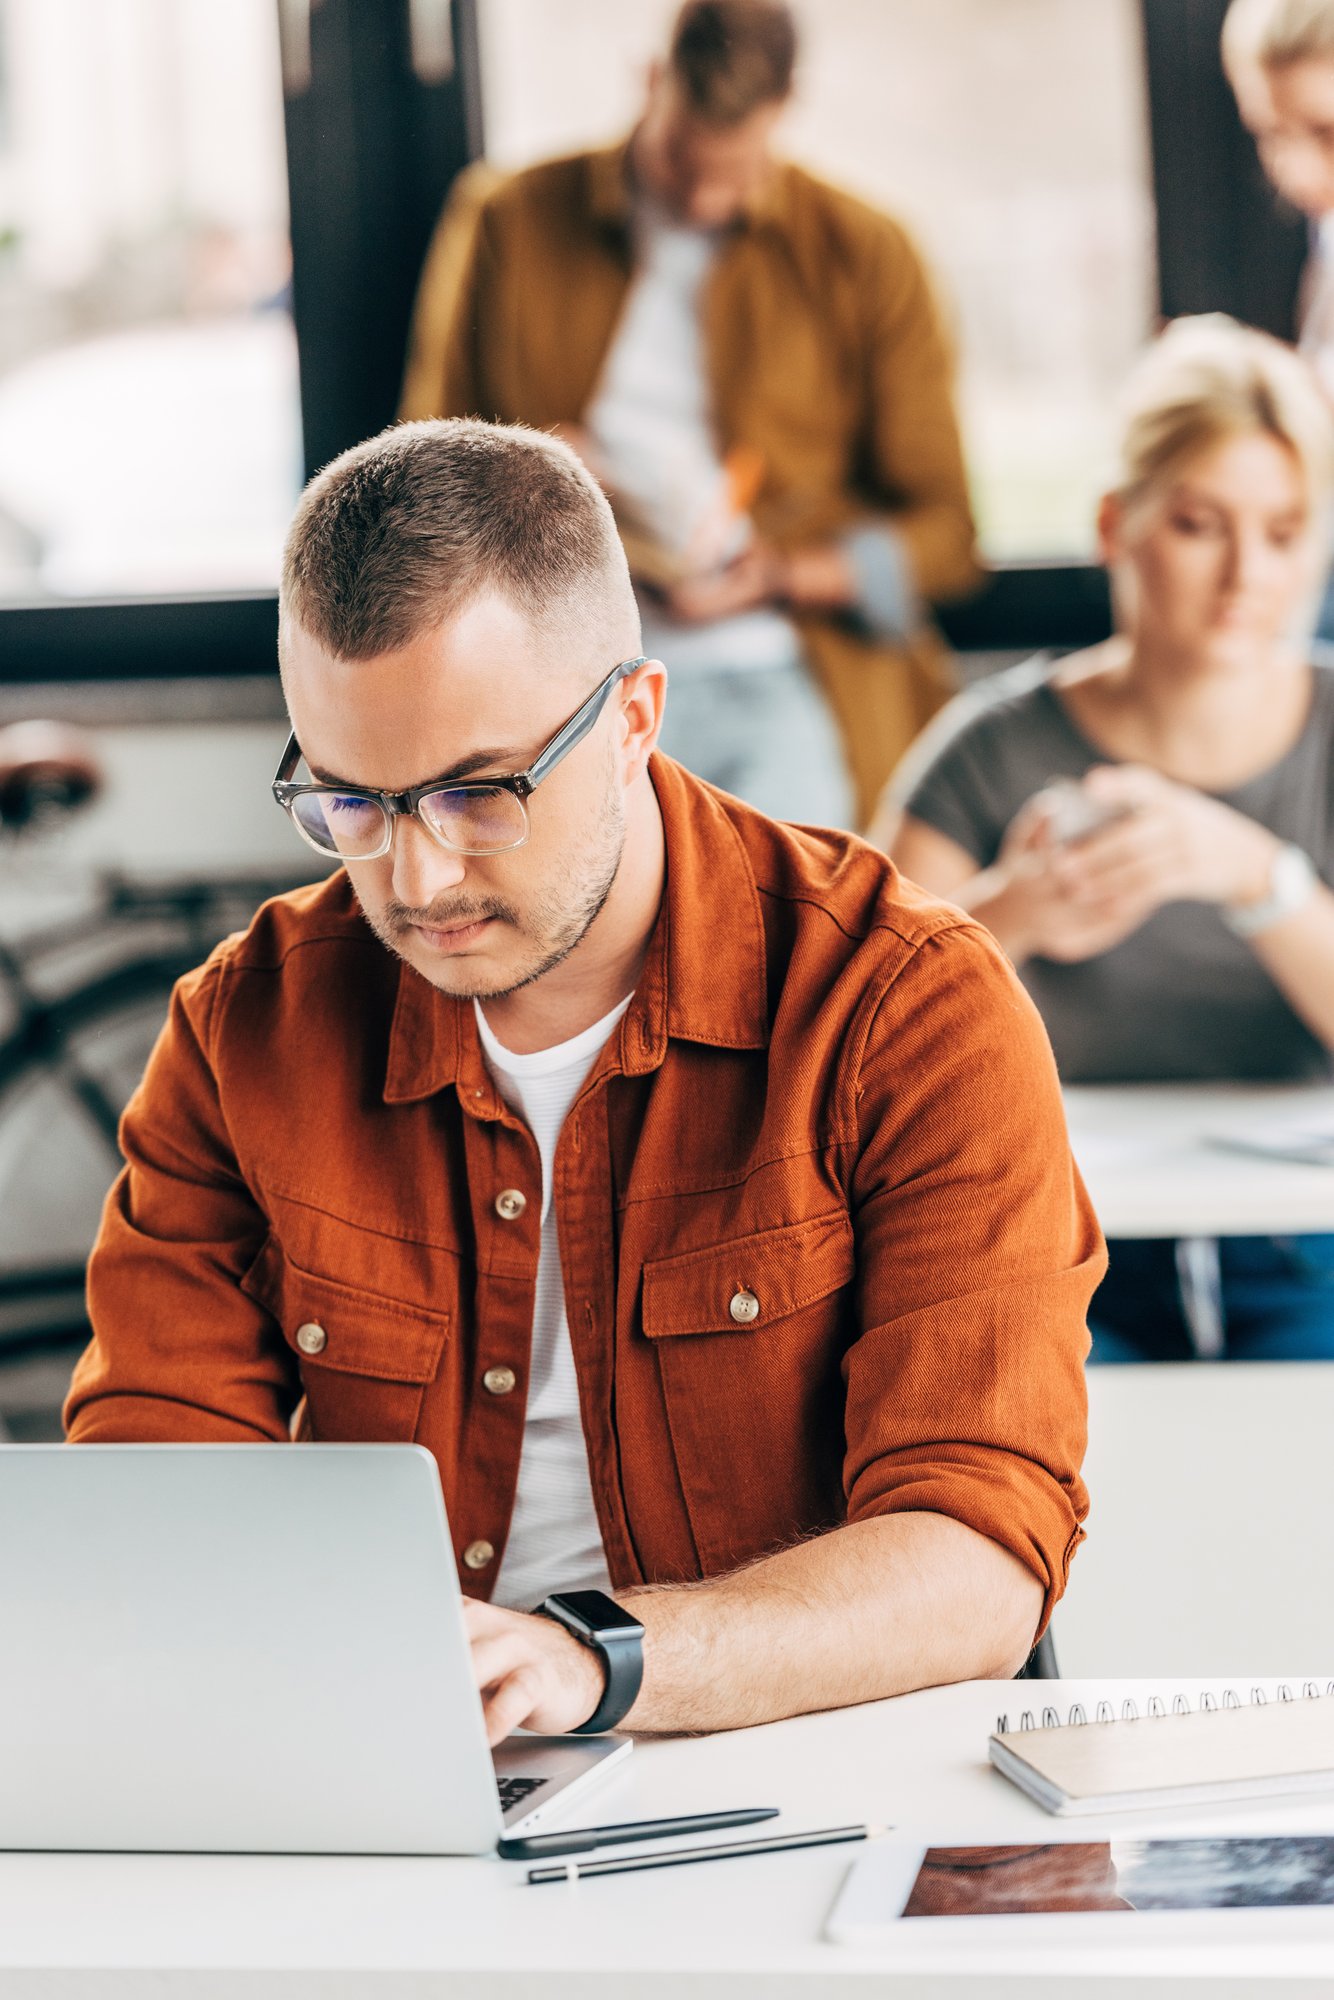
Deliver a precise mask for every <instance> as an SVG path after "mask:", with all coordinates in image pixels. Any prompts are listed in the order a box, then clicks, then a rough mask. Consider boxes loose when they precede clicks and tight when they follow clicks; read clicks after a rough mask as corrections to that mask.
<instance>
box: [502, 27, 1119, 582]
mask: <svg viewBox="0 0 1334 2000" xmlns="http://www.w3.org/2000/svg"><path fill="white" fill-rule="evenodd" d="M674 12H675V6H674V4H673V0H641V4H639V5H637V6H635V7H633V8H628V7H625V6H624V5H623V4H621V0H570V4H567V5H565V6H562V7H560V8H554V7H551V6H550V5H548V4H547V0H480V6H479V22H480V29H481V59H482V60H481V73H482V91H483V107H484V129H485V131H486V135H487V151H488V154H489V156H490V157H491V158H493V159H494V160H495V161H496V162H497V163H498V164H500V165H502V166H511V165H518V164H521V163H523V162H526V161H528V160H531V159H535V158H538V157H540V156H541V155H543V154H546V153H551V152H557V151H561V150H564V149H567V148H571V147H575V146H579V145H584V144H588V143H592V142H596V141H597V140H599V139H600V138H603V137H609V136H611V135H613V134H615V133H616V132H618V131H622V130H624V129H625V128H626V127H627V126H628V125H629V124H630V122H631V121H632V120H633V118H634V115H635V112H636V109H637V106H638V103H639V98H640V94H641V91H642V88H643V77H644V73H645V69H646V65H647V63H648V61H649V60H650V59H651V57H652V56H653V55H654V54H655V53H657V52H658V51H659V50H660V49H661V47H662V46H663V43H664V41H665V38H666V34H667V30H668V25H669V23H670V21H671V19H672V16H673V14H674ZM799 12H800V17H801V22H802V29H803V38H804V43H805V50H804V58H803V64H802V73H801V75H800V77H799V86H798V87H799V103H798V105H797V107H796V108H795V110H794V113H793V116H792V120H791V124H790V127H789V129H788V134H787V149H788V150H789V151H790V152H791V153H792V154H793V155H794V156H795V157H797V158H799V159H801V160H803V161H804V162H806V163H807V164H809V165H811V166H812V167H814V168H815V169H816V170H817V171H819V172H821V173H825V174H828V175H829V176H830V178H832V179H835V180H838V181H840V182H842V183H843V184H844V185H846V186H848V187H851V188H853V189H855V190H856V191H857V192H859V193H862V194H864V195H866V196H867V197H869V198H870V199H871V200H873V201H875V202H877V203H879V204H880V205H881V206H883V207H885V208H887V209H889V210H891V211H892V212H893V213H895V214H897V215H899V216H901V217H903V219H904V220H905V221H906V222H907V223H908V224H909V225H910V227H911V228H912V229H913V231H914V233H915V235H916V237H917V239H918V241H919V243H920V244H921V246H922V248H923V249H924V251H925V253H926V255H927V257H928V259H929V260H930V262H931V264H932V267H933V268H934V270H935V271H936V273H937V275H938V278H939V280H940V282H941V286H942V289H943V291H944V294H945V297H946V299H947V301H948V303H949V306H950V308H951V309H952V312H953V314H954V318H955V323H956V327H957V330H958V336H959V340H960V347H961V385H960V388H961V404H962V413H963V421H964V428H965V438H966V444H967V449H968V455H969V463H970V467H971V474H972V481H973V489H974V497H975V501H976V504H977V509H978V516H979V520H980V523H981V528H982V538H983V542H984V545H985V547H986V549H987V551H988V553H989V554H990V555H992V556H993V557H996V558H1001V559H1008V558H1022V557H1039V556H1040V557H1053V556H1075V557H1079V556H1085V555H1087V554H1088V552H1089V550H1090V548H1091V544H1092V532H1093V511H1094V502H1095V499H1096V496H1097V493H1098V491H1099V487H1100V482H1101V479H1102V476H1103V474H1104V472H1105V469H1106V451H1107V440H1108V415H1109V409H1110V404H1111V401H1112V398H1113V397H1114V395H1115V393H1116V390H1117V389H1118V387H1119V385H1120V382H1121V380H1122V378H1123V377H1124V375H1125V373H1126V371H1127V369H1128V367H1129V365H1130V363H1131V361H1132V359H1133V358H1134V355H1135V354H1136V352H1137V350H1138V348H1139V347H1140V345H1141V343H1142V342H1143V340H1144V338H1145V337H1146V335H1147V334H1148V332H1149V330H1150V328H1151V325H1152V320H1153V313H1154V294H1155V270H1154V244H1153V208H1152V190H1151V183H1150V169H1149V157H1148V132H1147V111H1146V105H1145V88H1144V78H1143V51H1142V48H1141V45H1140V10H1139V6H1138V4H1137V0H918V4H912V5H910V4H907V0H895V4H893V5H888V4H886V0H818V4H816V0H806V4H805V5H804V7H801V8H800V9H799Z"/></svg>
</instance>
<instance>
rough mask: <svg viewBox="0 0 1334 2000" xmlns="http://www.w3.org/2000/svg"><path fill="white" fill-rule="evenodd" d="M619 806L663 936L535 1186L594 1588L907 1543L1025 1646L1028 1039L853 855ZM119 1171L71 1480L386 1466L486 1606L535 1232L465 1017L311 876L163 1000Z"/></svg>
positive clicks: (1063, 1436)
mask: <svg viewBox="0 0 1334 2000" xmlns="http://www.w3.org/2000/svg"><path fill="white" fill-rule="evenodd" d="M651 769H652V773H653V782H654V785H655V787H656V790H657V794H658V798H659V801H660V804H661V807H662V813H663V819H664V824H665V830H666V843H667V881H666V888H665V892H664V896H663V901H662V906H661V909H660V912H659V915H658V919H657V922H656V925H655V929H654V932H653V935H652V939H651V941H650V945H649V949H648V954H647V958H646V961H645V965H644V969H643V973H642V976H641V978H640V981H639V984H638V987H637V989H636V992H635V995H634V998H633V1000H632V1002H631V1004H630V1007H629V1010H628V1011H627V1013H626V1014H625V1015H624V1017H623V1019H622V1020H621V1022H620V1024H619V1027H618V1028H617V1029H616V1030H615V1031H614V1032H613V1034H612V1037H611V1039H610V1040H609V1042H608V1043H607V1045H606V1047H605V1048H604V1050H603V1052H602V1054H601V1056H600V1057H599V1058H598V1060H597V1062H596V1063H595V1065H594V1067H593V1070H592V1071H591V1073H590V1075H589V1078H588V1081H587V1083H586V1084H585V1086H584V1088H583V1090H582V1092H581V1094H580V1095H579V1097H578V1098H577V1100H576V1102H575V1105H574V1108H573V1110H572V1111H571V1113H570V1116H569V1118H568V1119H567V1121H566V1123H565V1126H564V1128H563V1131H562V1133H561V1138H560V1142H559V1146H558V1150H557V1156H556V1169H555V1177H554V1199H555V1203H556V1209H557V1216H558V1221H559V1230H560V1242H561V1249H562V1269H563V1278H564V1286H565V1298H566V1309H567V1316H568V1320H569V1328H570V1337H571V1341H572V1344H573V1348H574V1355H575V1363H576V1368H577V1372H578V1378H579V1389H580V1400H581V1405H582V1411H583V1422H584V1433H585V1438H586V1441H587V1446H588V1455H589V1464H590V1470H591V1474H592V1486H593V1493H594V1498H595V1501H596V1505H597V1511H598V1519H599V1522H600V1525H601V1529H602V1536H603V1541H604V1544H605V1547H606V1551H607V1559H608V1565H609V1568H610V1571H611V1575H612V1579H613V1581H614V1583H615V1584H616V1585H617V1586H618V1587H621V1586H625V1585H629V1584H633V1583H636V1582H639V1581H641V1580H650V1581H666V1580H672V1579H684V1578H697V1577H702V1576H711V1575H716V1574H718V1573H719V1572H721V1571H724V1570H727V1569H730V1568H732V1567H733V1566H735V1565H736V1564H738V1563H742V1562H745V1561H747V1560H749V1559H752V1558H754V1557H757V1556H760V1555H762V1554H764V1553H765V1552H767V1551H771V1550H774V1549H776V1548H778V1547H781V1546H782V1545H784V1544H786V1543H790V1542H791V1541H793V1540H794V1539H795V1538H797V1537H799V1536H805V1535H809V1534H811V1533H813V1532H818V1531H819V1530H821V1529H826V1528H830V1527H833V1526H835V1525H836V1524H838V1523H840V1522H842V1521H845V1520H860V1519H864V1518H866V1517H868V1516H871V1515H876V1514H888V1513H897V1512H907V1511H928V1512H932V1513H941V1514H948V1515H952V1516H953V1517H955V1518H956V1519H957V1520H959V1521H962V1522H964V1523H965V1524H966V1525H967V1526H969V1527H971V1528H975V1529H976V1530H978V1531H979V1532H980V1533H981V1534H984V1535H988V1536H990V1537H991V1538H992V1539H993V1540H994V1541H996V1542H999V1543H1000V1544H1002V1546H1004V1547H1005V1548H1007V1549H1010V1550H1012V1551H1013V1552H1014V1554H1015V1555H1017V1556H1018V1557H1019V1558H1020V1559H1021V1560H1022V1561H1023V1562H1024V1563H1025V1564H1027V1566H1028V1567H1029V1569H1030V1570H1032V1572H1033V1573H1034V1575H1036V1576H1037V1577H1038V1578H1039V1579H1040V1581H1041V1582H1042V1584H1043V1585H1044V1587H1045V1589H1046V1592H1047V1608H1048V1610H1050V1607H1051V1604H1052V1603H1053V1602H1054V1601H1055V1598H1056V1597H1057V1596H1059V1594H1060V1591H1061V1589H1062V1587H1063V1585H1064V1582H1065V1577H1066V1571H1067V1567H1068V1564H1069V1561H1070V1557H1071V1554H1072V1552H1073V1550H1074V1548H1075V1546H1076V1544H1077V1543H1078V1541H1079V1540H1080V1537H1081V1533H1082V1530H1081V1528H1080V1522H1081V1520H1082V1518H1083V1516H1084V1513H1085V1511H1086V1496H1085V1492H1084V1488H1083V1485H1082V1483H1081V1481H1080V1471H1079V1469H1080V1462H1081V1458H1082V1456H1083V1451H1084V1441H1085V1395H1084V1379H1083V1364H1084V1355H1085V1351H1086V1347H1087V1335H1086V1333H1085V1324H1084V1322H1085V1314H1086V1311H1087V1307H1088V1302H1089V1298H1090V1296H1091V1294H1092V1291H1093V1287H1094V1285H1095V1284H1096V1282H1097V1280H1098V1279H1099V1277H1100V1276H1101V1274H1102V1270H1103V1264H1104V1257H1103V1248H1102V1242H1101V1238H1100V1236H1099V1232H1098V1228H1097V1225H1096V1222H1095V1221H1094V1218H1093V1215H1092V1213H1091V1211H1090V1208H1089V1205H1088V1201H1087V1198H1086V1196H1085V1194H1084V1192H1083V1189H1082V1187H1081V1185H1080V1182H1079V1179H1078V1177H1077V1174H1076V1171H1075V1168H1074V1166H1073V1164H1072V1162H1071V1158H1070V1152H1069V1148H1068V1145H1067V1142H1066V1134H1065V1124H1064V1117H1063V1112H1062V1106H1061V1099H1060V1094H1059V1091H1058V1088H1057V1082H1056V1075H1055V1069H1054V1066H1053V1063H1052V1058H1051V1054H1050V1051H1049V1048H1048V1045H1047V1041H1046V1037H1045V1034H1044V1032H1043V1029H1042V1027H1041V1024H1040V1022H1039V1020H1038V1017H1037V1015H1036V1013H1035V1012H1034V1010H1033V1007H1032V1005H1031V1003H1030V1002H1029V1000H1028V999H1027V997H1026V995H1025V994H1024V992H1023V989H1022V988H1021V987H1020V985H1019V982H1018V981H1017V979H1016V978H1015V976H1014V974H1013V973H1012V971H1011V969H1010V967H1009V965H1008V963H1007V961H1006V960H1005V958H1004V957H1003V956H1002V954H1001V952H1000V950H999V949H998V947H997V946H996V945H995V944H994V943H993V941H992V940H991V939H990V938H989V937H988V935H987V934H986V932H985V931H983V930H982V929H981V928H980V927H979V926H978V925H977V924H975V923H973V922H972V921H971V920H969V919H968V918H966V917H965V916H963V915H962V914H961V912H959V911H958V910H956V909H953V908H951V907H950V906H949V905H948V904H943V903H939V902H935V901H932V900H929V899H928V898H927V897H926V896H924V895H923V894H922V893H921V892H919V891H918V890H916V889H913V888H912V887H910V886H909V885H908V884H906V883H905V882H904V881H903V880H902V878H901V877H900V876H898V875H897V874H896V872H895V870H894V868H893V866H892V864H891V863H889V862H888V861H887V860H886V859H885V857H884V856H883V855H881V854H879V853H878V852H876V851H875V850H874V849H872V848H871V847H869V846H867V845H865V844H864V843H862V842H861V841H859V840H857V839H856V838H855V837H853V836H852V835H848V834H840V833H833V832H812V831H810V830H800V829H796V828H793V827H789V826H782V825H778V824H776V823H775V822H773V821H771V820H768V819H765V818H764V817H763V816H762V815H760V814H759V813H756V812H754V811H752V810H751V809H750V808H748V807H746V806H743V805H741V804H740V803H739V802H737V801H736V800H733V799H729V798H727V797H726V796H725V795H723V794H722V793H719V792H715V791H713V790H711V789H710V788H709V787H708V786H706V785H704V784H702V783H701V782H700V781H699V780H697V779H695V778H693V777H691V776H689V775H688V774H687V773H686V772H684V771H683V770H681V769H680V767H679V766H677V765H675V764H673V763H671V762H669V761H668V760H667V759H665V758H662V757H660V756H658V757H655V758H654V760H653V763H652V766H651ZM123 1144H124V1151H125V1158H126V1166H125V1170H124V1172H123V1173H122V1174H121V1177H120V1179H119V1180H118V1181H117V1183H116V1186H115V1187H114V1189H113V1190H112V1192H111V1194H110V1196H109V1197H108V1200H107V1206H106V1212H105V1216H104V1219H103V1223H102V1229H101V1234H100V1236H99V1240H98V1243H97V1246H96V1249H95V1251H94V1254H93V1258H92V1263H91V1267H90V1278H89V1285H90V1301H91V1315H92V1322H93V1327H94V1338H93V1341H92V1344H91V1345H90V1347H89V1348H88V1350H87V1352H86V1353H85V1354H84V1355H83V1357H82V1359H81V1360H80V1362H79V1365H78V1368H77V1370H76V1372H75V1377H74V1382H73V1386H72V1389H71V1392H70V1397H69V1402H68V1406H67V1412H66V1417H67V1424H68V1430H69V1435H70V1437H71V1438H72V1439H74V1440H76V1441H88V1442H100V1441H108V1440H137V1439H148V1440H152V1439H228V1438H245V1439H253V1438H256V1437H260V1438H274V1439H286V1438H287V1437H288V1436H289V1434H290V1433H291V1431H292V1430H293V1429H294V1428H299V1429H300V1431H301V1434H303V1435H311V1436H314V1437H315V1438H318V1439H339V1438H343V1439H390V1440H394V1439H397V1440H407V1439H415V1440H417V1441H418V1442H419V1443H421V1444H423V1445H425V1446H426V1447H427V1448H428V1449H429V1450H430V1451H431V1452H432V1453H433V1454H434V1456H435V1458H436V1461H437V1463H438V1464H439V1467H440V1476H441V1480H442V1483H443V1488H444V1495H445V1501H446V1505H447V1508H448V1512H449V1519H450V1524H451V1528H452V1530H453V1534H454V1538H455V1548H456V1554H457V1556H458V1559H459V1562H460V1575H461V1578H462V1581H463V1583H464V1585H465V1587H466V1588H467V1589H468V1590H470V1591H471V1592H473V1593H474V1594H480V1595H485V1594H486V1593H487V1591H488V1590H489V1588H490V1585H491V1582H492V1580H493V1579H494V1577H495V1574H496V1572H497V1570H498V1568H499V1562H500V1557H501V1554H502V1553H503V1551H504V1546H505V1537H506V1533H507V1530H508V1527H509V1520H510V1513H511V1509H512V1506H513V1501H514V1492H515V1482H516V1479H517V1476H518V1468H519V1454H520V1445H521V1442H522V1436H523V1424H524V1394H525V1374H526V1366H527V1361H528V1354H529V1344H530V1337H531V1328H532V1317H533V1298H534V1283H535V1279H536V1275H537V1261H538V1235H539V1216H540V1211H541V1206H542V1204H541V1200H540V1198H539V1179H540V1169H539V1162H538V1154H537V1148H536V1145H535V1143H534V1141H533V1139H532V1136H531V1134H530V1133H529V1132H528V1131H527V1129H526V1128H525V1127H524V1126H523V1124H522V1123H521V1122H520V1121H519V1120H518V1119H517V1118H516V1117H515V1116H514V1114H513V1113H512V1112H511V1111H510V1110H509V1109H508V1108H507V1107H506V1105H505V1104H504V1102H503V1101H502V1099H501V1098H500V1096H499V1094H498V1093H497V1091H496V1089H495V1086H494V1084H493V1083H492V1081H491V1078H490V1076H489V1074H488V1072H487V1069H486V1066H485V1064H484V1062H483V1059H482V1054H481V1050H480V1047H479V1044H478V1039H477V1029H476V1022H475V1018H474V1014H473V1009H472V1005H471V1002H458V1001H455V1000H451V999H450V998H448V997H447V996H446V995H444V994H442V993H440V992H439V991H437V990H436V989H435V988H434V987H432V986H431V985H430V984H429V983H428V982H427V981H426V980H424V979H422V978H421V977H420V975H419V974H417V973H415V972H414V971H412V970H411V969H410V968H408V967H406V966H403V965H401V964H400V963H399V961H398V960H396V959H395V958H393V957H392V956H391V955H390V954H389V953H388V952H386V950H385V949H384V947H383V946H382V945H380V943H379V942H378V941H377V939H376V938H375V937H374V935H373V934H372V932H371V930H370V929H369V927H368V926H367V924H366V923H365V921H364V919H363V918H362V916H361V915H360V913H359V910H358V907H357V904H356V901H355V899H354V897H353V895H352V892H351V889H350V886H349V884H348V882H347V880H346V878H345V877H344V876H343V875H342V874H341V873H339V874H336V875H334V876H333V877H331V878H330V880H329V881H328V882H327V883H324V884H322V885H319V886H317V887H315V888H313V889H306V890H300V891H297V892H296V893H295V894H292V895H289V896H284V897H279V898H278V899H277V900H276V901H274V902H272V903H269V904H267V905H266V906H265V907H264V909H262V910H261V911H260V913H259V915H258V916H257V917H256V919H255V921H254V923H253V924H252V926H251V928H250V930H249V931H248V932H247V933H246V934H245V935H244V936H241V937H236V938H232V939H230V940H228V941H227V942H226V943H225V944H223V945H222V946H221V947H220V948H219V949H218V950H217V951H216V952H215V953H214V954H213V956H212V957H211V958H210V959H209V960H208V962H207V964H205V965H204V966H202V967H201V968H200V969H199V970H198V971H197V972H195V973H192V974H191V975H190V976H189V977H188V978H187V979H185V980H183V981H182V982H181V984H180V986H179V987H178V989H177V992H176V995H175V998H174V1001H173V1004H172V1010H171V1017H170V1020H169V1021H168V1024H167V1026H166V1028H165V1030H164V1032H163V1035H162V1038H161V1040H160V1042H159V1044H158V1046H157V1049H156V1050H155V1052H154V1055H153V1057H152V1059H151V1061H150V1063H149V1066H148V1070H147V1073H146V1075H145V1077H144V1080H143V1083H142V1085H141V1086H140V1088H139V1090H138V1092H137V1093H136V1095H135V1097H134V1099H133V1101H132V1102H131V1104H130V1107H129V1109H128V1111H127V1112H126V1115H125V1121H124V1128H123ZM511 1189H518V1190H520V1191H521V1192H523V1193H526V1194H527V1196H528V1200H527V1203H526V1205H525V1206H522V1208H521V1212H519V1213H517V1214H516V1213H515V1212H514V1211H515V1209H516V1208H519V1206H520V1205H519V1204H516V1203H514V1202H512V1201H506V1200H502V1199H501V1197H502V1195H503V1193H504V1192H505V1191H506V1190H511ZM742 1292H745V1293H749V1294H751V1295H753V1301H754V1305H753V1306H752V1305H750V1304H748V1303H742V1304H741V1305H739V1306H737V1307H735V1309H734V1301H736V1300H737V1297H738V1294H739V1293H742ZM747 1315H749V1316H747ZM511 1375H512V1377H513V1387H506V1385H507V1384H508V1383H509V1381H510V1377H511ZM303 1398H304V1401H303ZM487 1550H489V1551H491V1554H490V1555H489V1556H487V1555H485V1553H484V1552H485V1551H487ZM465 1551H468V1553H469V1555H470V1556H471V1558H472V1560H471V1562H470V1563H465V1561H464V1552H465ZM479 1557H480V1558H482V1559H481V1560H480V1561H479ZM551 1581H552V1586H553V1588H555V1587H558V1586H559V1583H560V1579H559V1578H557V1577H553V1578H552V1580H551Z"/></svg>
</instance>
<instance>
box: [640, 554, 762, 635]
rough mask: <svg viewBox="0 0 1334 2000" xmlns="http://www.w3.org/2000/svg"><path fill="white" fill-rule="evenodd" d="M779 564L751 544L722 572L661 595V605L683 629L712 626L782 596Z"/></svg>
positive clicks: (709, 573)
mask: <svg viewBox="0 0 1334 2000" xmlns="http://www.w3.org/2000/svg"><path fill="white" fill-rule="evenodd" d="M781 585H782V563H781V560H780V558H779V557H778V556H777V555H776V554H775V552H774V551H773V550H772V549H768V548H765V547H764V545H763V544H762V543H759V542H752V543H751V545H750V547H749V548H747V549H744V550H743V551H742V553H741V554H740V555H739V556H738V557H737V558H736V560H735V561H734V562H730V563H728V565H727V567H726V568H725V569H716V570H708V571H706V572H704V573H703V574H701V575H699V576H690V577H686V578H684V579H683V580H682V581H681V582H680V583H677V584H673V585H672V587H671V589H670V590H667V591H664V592H663V603H664V605H665V607H666V609H667V611H668V613H669V614H670V615H671V617H673V618H678V619H680V621H681V623H682V624H683V625H712V624H713V623H714V622H715V621H716V620H717V619H720V618H734V617H735V616H736V615H737V613H738V612H741V611H753V610H755V608H756V606H757V605H761V604H772V603H774V602H775V601H776V600H777V598H778V597H779V596H781V594H782V590H781Z"/></svg>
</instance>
